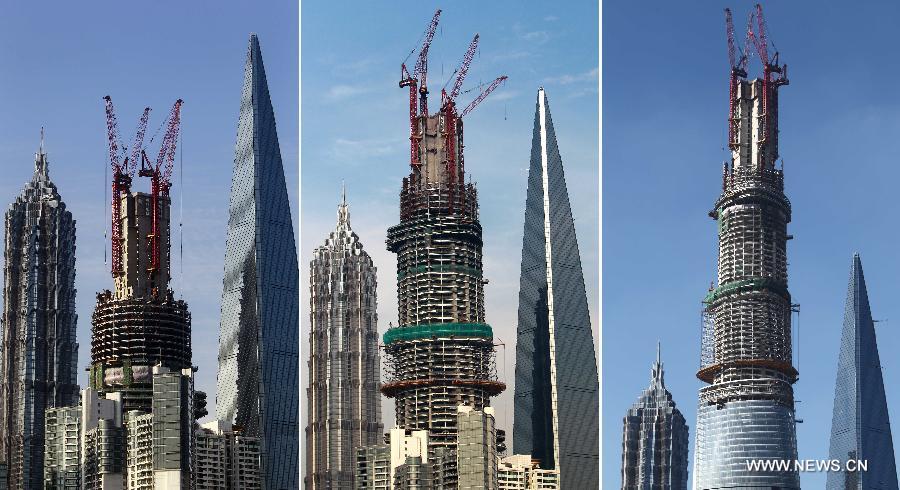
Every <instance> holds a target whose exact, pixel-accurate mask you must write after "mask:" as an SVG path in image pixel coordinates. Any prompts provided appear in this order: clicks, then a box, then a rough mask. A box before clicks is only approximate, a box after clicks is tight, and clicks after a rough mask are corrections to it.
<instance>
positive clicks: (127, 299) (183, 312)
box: [88, 97, 191, 412]
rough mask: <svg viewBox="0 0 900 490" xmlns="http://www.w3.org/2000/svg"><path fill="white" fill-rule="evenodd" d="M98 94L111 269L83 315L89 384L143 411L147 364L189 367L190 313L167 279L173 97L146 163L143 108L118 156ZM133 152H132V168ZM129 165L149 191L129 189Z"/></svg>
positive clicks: (111, 120) (148, 386)
mask: <svg viewBox="0 0 900 490" xmlns="http://www.w3.org/2000/svg"><path fill="white" fill-rule="evenodd" d="M104 100H105V101H106V110H107V128H108V130H109V140H110V141H109V143H110V160H111V165H112V169H113V202H112V207H113V213H112V216H113V220H114V222H113V226H112V228H113V230H114V233H113V236H112V249H113V251H114V254H113V258H114V260H113V267H112V277H113V282H114V289H113V290H112V291H110V290H105V291H101V292H100V293H98V294H97V305H96V307H95V309H94V314H93V316H92V318H91V320H92V321H91V366H90V368H89V369H88V371H89V372H90V386H91V387H92V388H94V389H95V390H97V391H98V392H99V393H108V392H121V393H122V395H123V399H122V404H123V410H124V411H125V412H128V411H130V410H140V411H142V412H150V411H151V401H152V397H153V367H154V366H163V367H166V368H170V369H173V370H181V369H186V368H190V367H191V315H190V312H189V311H188V307H187V304H186V303H185V302H184V301H181V300H176V299H175V298H174V293H173V292H172V290H171V289H170V288H169V282H170V280H171V274H170V270H171V257H170V250H171V240H170V220H169V217H170V204H171V199H170V197H169V187H170V185H171V184H170V182H169V178H170V176H171V173H172V165H173V160H174V155H175V144H176V142H177V140H178V128H179V121H180V108H181V104H182V101H181V100H178V101H177V102H176V103H175V105H174V106H173V108H172V111H171V113H170V115H169V117H168V119H167V120H166V123H165V127H166V128H167V129H166V132H165V135H164V137H163V143H162V146H161V148H160V151H159V157H158V158H157V160H156V163H155V165H153V164H152V163H151V162H150V161H149V159H148V158H147V155H146V153H145V152H144V150H143V148H141V147H140V145H141V142H142V140H143V130H144V128H145V127H146V123H147V115H148V113H149V109H145V110H144V114H143V116H142V117H141V122H140V123H139V126H138V136H137V137H136V138H135V144H136V145H138V146H137V147H134V148H131V156H130V157H127V158H125V159H124V160H123V161H121V162H120V161H119V158H120V155H119V153H120V149H124V146H123V145H122V144H121V143H120V142H118V130H117V129H116V120H115V113H114V111H113V108H112V102H111V100H110V99H109V97H106V98H105V99H104ZM136 159H139V160H140V170H139V172H138V165H137V163H138V162H137V161H135V160H136ZM135 172H138V176H141V177H149V178H150V183H151V186H150V187H151V192H150V193H144V192H132V191H131V189H130V185H131V182H132V177H133V176H134V174H135Z"/></svg>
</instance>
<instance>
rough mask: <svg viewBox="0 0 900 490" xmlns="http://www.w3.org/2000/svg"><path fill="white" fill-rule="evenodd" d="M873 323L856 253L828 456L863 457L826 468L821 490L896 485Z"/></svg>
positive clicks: (862, 489)
mask: <svg viewBox="0 0 900 490" xmlns="http://www.w3.org/2000/svg"><path fill="white" fill-rule="evenodd" d="M889 419H890V418H889V416H888V406H887V400H886V397H885V392H884V379H883V377H882V372H881V359H880V357H879V354H878V341H877V340H876V335H875V322H874V321H873V320H872V310H871V309H870V308H869V293H868V291H867V289H866V278H865V276H864V275H863V268H862V262H861V261H860V259H859V254H858V253H857V254H854V255H853V263H852V264H851V266H850V280H849V282H848V284H847V300H846V303H845V306H844V326H843V331H842V333H841V350H840V355H839V357H838V365H837V379H836V380H835V386H834V411H833V414H832V422H831V443H830V448H829V451H828V457H829V459H834V460H838V461H850V460H855V461H867V468H866V471H852V472H849V471H846V468H844V469H842V471H833V472H829V473H828V478H827V482H826V487H825V488H826V489H827V490H851V489H852V490H870V489H871V490H875V489H878V490H896V489H897V467H896V462H895V460H894V443H893V437H892V434H891V423H890V420H889Z"/></svg>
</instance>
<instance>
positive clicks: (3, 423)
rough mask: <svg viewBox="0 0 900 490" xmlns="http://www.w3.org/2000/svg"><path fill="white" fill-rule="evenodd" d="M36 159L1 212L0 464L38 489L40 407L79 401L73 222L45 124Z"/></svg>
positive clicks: (15, 484) (14, 481)
mask: <svg viewBox="0 0 900 490" xmlns="http://www.w3.org/2000/svg"><path fill="white" fill-rule="evenodd" d="M34 163H35V165H34V174H33V176H32V178H31V181H30V182H28V183H26V184H25V188H24V189H23V190H22V192H21V193H20V195H19V196H18V197H17V198H16V200H15V201H14V202H13V203H12V204H11V205H10V206H9V208H8V210H7V211H6V217H5V253H4V264H3V269H4V270H3V277H4V287H3V318H2V328H3V333H2V346H0V352H2V363H0V398H2V400H0V462H2V463H4V464H6V465H7V468H8V477H9V480H8V488H11V489H18V488H41V487H42V486H43V479H44V473H43V472H44V465H43V463H44V445H45V425H44V421H45V415H46V412H47V410H49V409H51V408H54V407H63V406H68V405H73V404H75V403H76V402H77V400H78V384H77V374H76V373H77V369H78V366H77V364H78V343H77V342H76V338H75V327H76V322H77V318H78V316H77V315H76V313H75V220H74V219H72V213H71V212H69V211H68V209H67V208H66V204H65V203H64V202H63V201H62V198H61V197H60V195H59V192H58V191H57V188H56V186H55V185H54V184H53V182H52V181H51V180H50V171H49V162H48V159H47V154H46V153H44V135H43V129H42V130H41V146H40V149H39V150H38V152H37V153H36V154H35V162H34ZM3 483H6V482H3Z"/></svg>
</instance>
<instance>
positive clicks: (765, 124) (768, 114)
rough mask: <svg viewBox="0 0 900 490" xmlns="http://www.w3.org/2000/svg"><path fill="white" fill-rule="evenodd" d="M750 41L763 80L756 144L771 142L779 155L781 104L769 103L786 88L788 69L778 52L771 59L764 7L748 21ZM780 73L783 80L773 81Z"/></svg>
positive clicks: (761, 167) (760, 145)
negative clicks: (779, 108) (782, 87)
mask: <svg viewBox="0 0 900 490" xmlns="http://www.w3.org/2000/svg"><path fill="white" fill-rule="evenodd" d="M754 20H756V32H754V31H753V27H754V26H753V23H754V22H753V21H754ZM747 40H748V43H752V44H753V47H754V48H756V53H757V55H759V60H760V61H761V62H762V65H763V79H762V111H761V113H762V114H761V121H760V138H759V141H758V142H757V145H758V146H759V148H760V149H762V148H763V146H764V145H766V143H768V142H770V141H771V142H772V146H771V147H772V148H773V149H774V150H775V151H776V152H777V151H778V129H777V128H776V127H773V126H774V125H775V124H777V121H778V114H777V110H778V104H777V102H776V103H771V102H772V101H771V100H770V99H771V98H773V97H777V91H776V89H777V88H778V87H779V86H781V85H787V84H788V83H789V82H788V78H787V65H781V64H780V63H779V61H778V52H777V51H776V52H775V56H774V57H772V59H771V60H770V59H769V48H768V45H769V39H768V34H767V32H766V22H765V18H764V17H763V10H762V5H760V4H756V8H755V9H754V10H753V11H752V12H751V13H750V17H749V19H748V21H747ZM773 73H777V74H779V75H780V76H779V77H777V78H773V77H772V74H773ZM758 154H759V158H760V159H763V158H765V152H763V151H759V152H758ZM777 157H778V155H777V154H775V155H774V156H773V158H777ZM765 163H766V162H764V161H760V162H759V168H760V170H763V169H764V168H765V166H766V165H765Z"/></svg>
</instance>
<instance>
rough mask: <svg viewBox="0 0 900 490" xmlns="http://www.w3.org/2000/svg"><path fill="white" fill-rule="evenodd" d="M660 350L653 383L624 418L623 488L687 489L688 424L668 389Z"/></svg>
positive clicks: (651, 378)
mask: <svg viewBox="0 0 900 490" xmlns="http://www.w3.org/2000/svg"><path fill="white" fill-rule="evenodd" d="M663 375H664V373H663V366H662V362H661V361H660V357H659V351H657V354H656V362H655V363H654V364H653V369H652V370H651V376H650V387H649V388H647V389H646V390H644V392H643V393H641V397H640V398H638V401H637V402H636V403H635V404H634V405H632V406H631V408H630V409H629V410H628V413H626V414H625V418H624V419H623V430H622V488H623V489H625V490H644V489H648V490H649V489H655V488H660V489H666V490H687V480H688V478H687V475H688V471H687V466H688V426H687V424H686V423H685V420H684V415H682V414H681V411H680V410H678V409H677V408H675V401H674V400H673V399H672V394H671V393H669V390H667V389H666V384H665V379H664V377H663Z"/></svg>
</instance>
